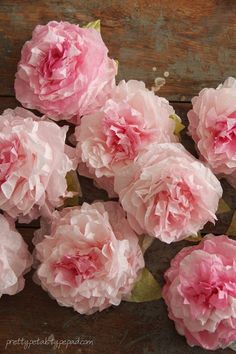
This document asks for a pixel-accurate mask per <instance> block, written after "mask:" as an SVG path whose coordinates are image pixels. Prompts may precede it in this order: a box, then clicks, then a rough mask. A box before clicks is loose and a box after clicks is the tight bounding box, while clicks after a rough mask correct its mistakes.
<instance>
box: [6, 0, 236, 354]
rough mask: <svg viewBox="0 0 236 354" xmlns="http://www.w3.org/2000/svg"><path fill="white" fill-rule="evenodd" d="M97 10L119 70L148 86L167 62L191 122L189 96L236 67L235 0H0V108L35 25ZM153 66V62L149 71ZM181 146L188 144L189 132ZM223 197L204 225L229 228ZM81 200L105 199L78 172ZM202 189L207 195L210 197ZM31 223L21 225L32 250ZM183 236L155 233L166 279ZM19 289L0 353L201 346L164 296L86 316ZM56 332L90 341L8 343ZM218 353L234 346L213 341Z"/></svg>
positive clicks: (192, 353)
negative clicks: (215, 216)
mask: <svg viewBox="0 0 236 354" xmlns="http://www.w3.org/2000/svg"><path fill="white" fill-rule="evenodd" d="M98 18H100V19H101V21H102V34H103V38H104V40H105V42H106V44H107V46H108V47H109V49H110V55H111V56H112V57H114V58H117V59H118V60H119V63H120V66H119V75H118V79H121V78H122V79H123V78H125V79H127V80H128V79H131V78H133V79H138V80H143V81H145V82H146V84H147V86H148V87H149V88H151V86H152V85H153V83H154V80H155V78H156V77H163V76H164V72H166V71H168V72H169V76H168V77H167V78H166V84H165V86H163V87H162V88H161V90H160V91H159V94H160V95H163V96H165V97H167V98H168V99H170V100H171V101H172V102H173V105H174V107H175V109H176V112H177V113H178V114H179V115H180V116H181V118H182V119H183V120H184V121H185V122H186V123H187V120H186V113H187V111H188V110H189V108H190V107H191V105H190V103H189V102H190V99H191V97H192V96H193V95H195V94H197V93H198V91H199V90H200V89H201V88H203V87H205V86H209V87H215V86H216V85H218V83H220V82H221V81H222V80H224V79H225V78H226V77H228V76H229V75H232V76H235V66H236V1H234V0H225V1H223V0H219V1H217V0H208V1H206V0H195V1H194V0H176V1H174V0H163V1H162V0H159V1H158V0H154V1H150V0H123V1H122V0H120V1H119V0H103V1H101V0H100V1H99V0H83V1H81V0H61V1H60V0H58V1H56V0H42V1H37V0H34V1H33V0H32V1H30V0H28V1H27V0H0V111H1V112H2V111H3V110H4V109H5V108H8V107H12V108H14V107H15V106H16V105H17V102H16V100H15V99H14V97H13V96H14V90H13V82H14V75H15V71H16V65H17V62H18V60H19V58H20V50H21V47H22V45H23V43H24V42H25V41H26V40H27V39H29V38H30V37H31V32H32V30H33V28H34V27H35V26H36V25H37V24H44V23H47V22H48V21H49V20H67V21H70V22H72V23H80V24H82V25H83V24H85V23H87V22H89V21H93V20H95V19H98ZM153 67H156V71H153ZM182 137H183V143H184V145H185V146H186V147H187V148H188V149H189V150H190V151H191V152H192V153H193V154H195V151H194V146H193V143H192V141H191V139H190V138H189V137H188V136H187V135H186V133H185V132H183V134H182ZM222 183H223V187H224V198H225V200H226V201H227V203H228V204H229V206H230V207H231V209H232V210H231V211H230V212H228V213H225V214H223V215H221V216H220V217H219V220H218V222H217V224H216V226H215V227H213V226H212V225H207V226H206V228H205V232H211V231H213V230H214V232H215V233H216V234H221V233H224V232H226V230H227V228H228V225H229V223H230V221H231V219H232V215H233V212H234V211H235V205H236V202H235V199H236V198H235V197H236V193H235V190H233V188H231V187H230V186H229V185H228V184H227V183H226V182H225V181H222ZM81 184H82V189H83V192H84V200H86V201H92V200H93V199H98V198H103V199H105V198H106V195H105V194H104V193H103V192H101V191H98V190H96V189H95V188H94V187H93V186H92V184H91V182H90V181H88V180H87V179H85V178H81ZM206 197H207V196H206ZM35 227H36V223H33V224H32V225H28V226H25V227H23V226H21V227H19V231H20V232H21V234H22V235H23V236H24V238H25V240H26V241H27V242H28V244H29V246H30V248H31V249H32V244H31V238H32V234H33V231H34V228H35ZM187 244H188V245H189V243H188V242H187V241H183V242H179V243H176V244H173V245H166V244H164V243H161V242H159V241H155V242H154V244H153V245H152V247H151V248H150V249H149V250H148V252H147V254H146V260H147V265H148V267H149V269H150V270H151V271H152V272H153V274H154V275H155V277H156V278H157V279H158V280H159V281H160V282H163V272H164V271H165V269H167V268H168V266H169V262H170V259H171V258H172V257H173V256H174V255H175V254H176V253H177V252H178V251H179V250H180V249H181V248H182V247H183V246H185V245H187ZM31 278H32V272H31V273H29V274H28V275H27V277H26V286H25V289H24V290H23V291H22V292H21V293H19V294H17V295H15V296H3V297H2V298H1V301H0V315H1V316H0V353H3V354H7V353H10V354H22V353H26V354H28V353H33V354H55V353H62V354H63V353H69V354H70V353H73V354H79V353H86V354H87V353H91V354H95V353H96V354H183V353H184V354H206V353H207V351H205V350H203V349H200V348H190V347H188V346H187V344H186V342H185V339H184V338H183V337H181V336H179V335H178V334H177V333H176V332H175V329H174V325H173V323H172V322H171V321H169V320H168V316H167V311H166V308H165V305H164V303H163V301H162V300H160V301H154V302H149V303H143V304H131V303H125V302H123V303H122V304H121V305H120V306H119V307H117V308H110V309H108V310H105V311H103V312H102V313H97V314H95V315H92V316H89V317H86V316H80V315H79V314H77V313H75V312H74V311H73V310H71V309H68V308H64V307H60V306H59V305H57V303H56V301H54V300H52V299H50V298H49V296H48V295H47V294H46V293H45V292H44V291H43V290H42V289H41V288H40V287H39V286H37V285H35V284H34V283H33V282H32V280H31ZM49 336H51V337H50V338H55V339H57V340H64V339H70V340H72V339H75V338H76V337H78V336H80V337H83V336H85V337H87V338H92V339H93V345H77V346H75V345H71V346H69V347H68V348H67V349H66V348H65V346H61V348H57V349H56V348H52V347H50V346H45V345H44V346H43V345H41V346H31V347H30V348H28V349H24V348H23V347H22V346H20V345H18V346H17V345H15V346H13V345H10V346H8V347H7V348H5V345H6V341H7V340H11V339H17V338H24V339H25V340H33V339H37V338H40V339H41V340H42V339H44V338H47V337H49ZM215 353H217V354H220V353H222V354H223V353H225V354H230V353H233V352H232V351H231V350H228V349H226V350H224V351H222V350H218V351H215Z"/></svg>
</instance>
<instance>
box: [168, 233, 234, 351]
mask: <svg viewBox="0 0 236 354" xmlns="http://www.w3.org/2000/svg"><path fill="white" fill-rule="evenodd" d="M235 260H236V241H235V240H231V239H229V238H228V237H227V236H224V235H222V236H214V235H212V234H209V235H207V236H206V237H204V239H203V240H202V241H201V243H200V244H199V245H197V246H192V247H186V248H183V249H182V250H181V251H180V252H179V253H178V254H177V255H176V256H175V258H174V259H173V260H172V261H171V266H170V268H169V269H168V270H167V271H166V273H165V280H166V284H165V286H164V288H163V294H162V295H163V298H164V300H165V302H166V304H167V307H168V311H169V317H170V319H172V320H173V321H174V322H175V327H176V329H177V331H178V333H179V334H181V335H183V336H185V337H186V339H187V342H188V344H189V345H191V346H195V345H198V346H201V347H203V348H205V349H210V350H216V349H218V348H226V347H228V346H231V345H233V343H235V342H236V262H235Z"/></svg>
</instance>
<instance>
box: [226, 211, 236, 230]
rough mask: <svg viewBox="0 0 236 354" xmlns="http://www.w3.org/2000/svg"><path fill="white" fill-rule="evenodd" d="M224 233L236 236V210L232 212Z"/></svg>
mask: <svg viewBox="0 0 236 354" xmlns="http://www.w3.org/2000/svg"><path fill="white" fill-rule="evenodd" d="M226 234H227V235H230V236H236V211H235V212H234V215H233V218H232V221H231V224H230V225H229V228H228V230H227V231H226Z"/></svg>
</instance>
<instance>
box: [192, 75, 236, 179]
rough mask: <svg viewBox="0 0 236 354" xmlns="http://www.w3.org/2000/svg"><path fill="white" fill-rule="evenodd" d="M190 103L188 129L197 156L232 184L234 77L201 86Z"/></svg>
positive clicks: (235, 160) (235, 162)
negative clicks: (215, 84) (191, 106)
mask: <svg viewBox="0 0 236 354" xmlns="http://www.w3.org/2000/svg"><path fill="white" fill-rule="evenodd" d="M192 104H193V108H192V110H190V111H189V112H188V118H189V123H190V124H189V132H190V134H191V135H192V138H193V140H194V141H195V143H196V146H197V149H198V151H199V153H200V155H201V158H202V159H203V160H204V161H206V162H207V163H208V165H209V166H210V167H211V169H212V170H213V172H214V173H216V174H217V175H219V176H220V177H221V176H225V177H226V178H227V179H228V180H229V182H230V183H232V184H233V185H234V186H236V79H234V78H232V77H229V78H228V79H227V80H226V81H225V82H224V83H223V84H222V85H219V86H218V87H217V88H216V89H213V88H205V89H203V90H202V91H201V92H200V93H199V95H198V96H197V97H194V98H193V99H192Z"/></svg>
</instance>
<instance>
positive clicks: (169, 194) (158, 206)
mask: <svg viewBox="0 0 236 354" xmlns="http://www.w3.org/2000/svg"><path fill="white" fill-rule="evenodd" d="M158 189H159V191H158V192H157V193H156V194H155V199H154V215H155V216H157V217H158V218H159V219H160V220H166V221H167V222H168V223H171V224H172V223H178V222H181V221H183V220H184V219H185V218H186V216H187V215H188V214H189V212H190V211H191V208H192V207H191V206H192V205H193V200H194V196H193V195H192V193H191V190H190V189H189V187H188V185H187V184H186V183H185V182H184V181H176V182H174V181H173V180H172V178H171V177H167V178H166V180H165V181H164V182H162V183H161V184H160V186H159V188H158ZM163 214H165V216H164V217H163Z"/></svg>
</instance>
